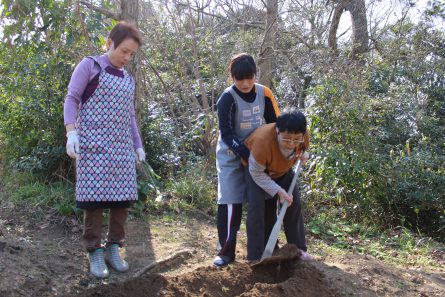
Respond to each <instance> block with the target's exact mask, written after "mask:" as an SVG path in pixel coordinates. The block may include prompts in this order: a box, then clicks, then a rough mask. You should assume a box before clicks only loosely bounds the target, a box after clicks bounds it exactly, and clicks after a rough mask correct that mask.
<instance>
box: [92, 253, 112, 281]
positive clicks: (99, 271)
mask: <svg viewBox="0 0 445 297" xmlns="http://www.w3.org/2000/svg"><path fill="white" fill-rule="evenodd" d="M88 259H89V261H90V272H91V274H92V275H94V276H95V277H97V278H105V277H108V276H109V275H110V272H109V271H108V268H107V265H106V264H105V261H104V250H103V249H101V248H99V249H95V250H94V251H93V252H88Z"/></svg>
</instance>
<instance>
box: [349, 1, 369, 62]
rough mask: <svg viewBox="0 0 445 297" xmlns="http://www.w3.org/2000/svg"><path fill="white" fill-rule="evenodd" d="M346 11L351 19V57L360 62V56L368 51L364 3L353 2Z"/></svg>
mask: <svg viewBox="0 0 445 297" xmlns="http://www.w3.org/2000/svg"><path fill="white" fill-rule="evenodd" d="M346 9H347V10H348V11H349V12H350V13H351V18H352V57H353V59H354V60H362V58H363V57H362V55H363V54H364V53H366V52H367V51H368V40H369V35H368V21H367V19H366V6H365V1H364V0H353V1H351V2H350V3H349V4H348V5H347V7H346Z"/></svg>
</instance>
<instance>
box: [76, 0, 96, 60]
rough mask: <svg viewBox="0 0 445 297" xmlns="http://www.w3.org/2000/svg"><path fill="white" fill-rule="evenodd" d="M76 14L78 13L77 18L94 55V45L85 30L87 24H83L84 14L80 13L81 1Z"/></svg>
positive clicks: (78, 2) (78, 3)
mask: <svg viewBox="0 0 445 297" xmlns="http://www.w3.org/2000/svg"><path fill="white" fill-rule="evenodd" d="M76 13H77V16H78V17H79V23H80V26H81V27H82V33H83V35H84V36H85V39H86V41H87V44H88V48H89V50H90V52H91V53H92V52H94V48H93V45H92V44H91V40H90V36H89V35H88V32H87V30H86V29H85V24H84V23H83V19H82V14H81V13H80V1H77V5H76Z"/></svg>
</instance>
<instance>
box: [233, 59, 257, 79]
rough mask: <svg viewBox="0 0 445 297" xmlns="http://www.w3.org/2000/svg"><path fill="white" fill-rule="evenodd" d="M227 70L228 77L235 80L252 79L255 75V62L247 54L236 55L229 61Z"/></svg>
mask: <svg viewBox="0 0 445 297" xmlns="http://www.w3.org/2000/svg"><path fill="white" fill-rule="evenodd" d="M227 70H228V72H229V73H230V77H234V78H235V79H237V80H243V79H246V78H247V79H250V78H253V77H254V76H255V75H256V64H255V60H254V59H253V57H252V56H251V55H249V54H246V53H241V54H237V55H235V56H233V57H232V59H230V62H229V66H228V67H227Z"/></svg>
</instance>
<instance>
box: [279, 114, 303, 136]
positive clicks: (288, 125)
mask: <svg viewBox="0 0 445 297" xmlns="http://www.w3.org/2000/svg"><path fill="white" fill-rule="evenodd" d="M276 124H277V128H278V131H280V132H288V133H303V134H305V133H306V129H307V120H306V116H305V115H304V114H303V113H302V112H301V111H299V110H296V109H290V110H285V111H283V113H281V114H280V115H279V116H278V118H277V122H276Z"/></svg>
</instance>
